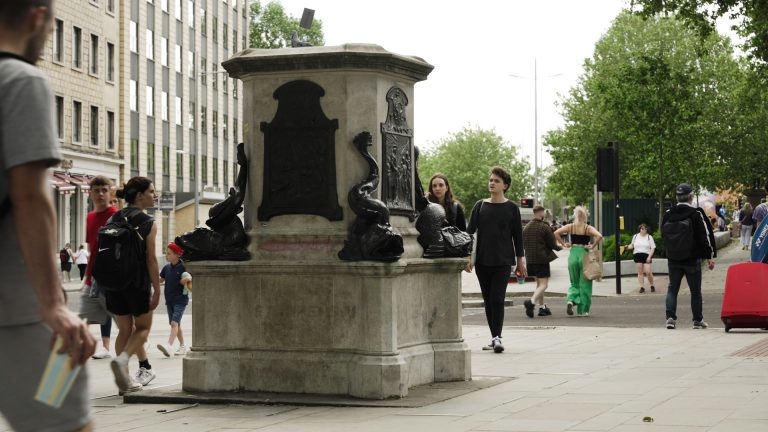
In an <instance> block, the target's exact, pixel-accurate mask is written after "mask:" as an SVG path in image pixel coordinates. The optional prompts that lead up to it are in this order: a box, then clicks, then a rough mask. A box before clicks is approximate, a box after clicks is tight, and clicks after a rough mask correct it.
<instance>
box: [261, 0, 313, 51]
mask: <svg viewBox="0 0 768 432" xmlns="http://www.w3.org/2000/svg"><path fill="white" fill-rule="evenodd" d="M249 20H250V31H249V35H248V36H249V42H250V46H251V48H285V47H289V46H291V32H294V31H295V32H296V33H297V34H298V36H299V39H301V40H303V41H306V42H309V43H311V44H312V45H315V46H320V45H324V44H325V40H324V36H323V23H322V21H320V20H317V19H316V20H314V21H313V22H312V27H311V28H309V29H305V28H301V27H299V23H300V18H296V17H294V16H292V15H289V14H287V13H286V12H285V9H284V8H283V5H282V4H280V2H279V1H270V2H269V3H267V4H265V5H263V6H262V4H261V1H260V0H251V6H250V15H249Z"/></svg>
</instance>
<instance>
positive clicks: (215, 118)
mask: <svg viewBox="0 0 768 432" xmlns="http://www.w3.org/2000/svg"><path fill="white" fill-rule="evenodd" d="M218 136H219V112H218V111H216V110H213V137H214V138H217V137H218Z"/></svg>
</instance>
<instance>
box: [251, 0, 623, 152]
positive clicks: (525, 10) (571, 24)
mask: <svg viewBox="0 0 768 432" xmlns="http://www.w3.org/2000/svg"><path fill="white" fill-rule="evenodd" d="M265 3H267V0H262V4H265ZM280 3H282V4H283V6H284V7H285V9H286V12H288V13H289V14H291V15H293V16H296V17H301V14H302V12H303V10H304V8H305V7H306V8H310V9H314V10H315V18H316V19H321V20H322V21H323V30H324V33H325V39H326V45H341V44H344V43H351V42H360V43H375V44H378V45H381V46H382V47H384V48H385V49H387V50H388V51H391V52H395V53H398V54H405V55H415V56H419V57H422V58H423V59H424V60H426V61H427V62H429V63H431V64H432V65H434V66H435V69H434V71H433V72H432V73H431V74H430V76H429V78H428V79H427V80H426V81H423V82H421V83H418V84H416V94H415V99H416V100H415V101H414V103H415V119H409V121H410V122H411V124H412V126H413V128H414V135H415V141H416V145H418V146H419V147H420V148H422V149H423V148H428V147H430V146H432V145H433V143H435V142H437V141H439V140H440V139H442V138H446V137H448V136H449V135H450V134H451V133H452V132H457V131H459V130H461V129H462V127H464V126H466V125H470V126H479V127H481V128H483V129H495V130H496V132H497V133H498V134H499V135H501V136H502V137H503V138H504V139H505V140H506V141H507V142H508V143H510V144H512V145H516V146H519V147H520V148H521V149H522V152H523V154H524V155H527V156H529V158H530V162H531V165H533V162H534V137H535V134H534V123H535V122H534V79H533V78H534V60H536V62H537V64H538V74H537V76H538V98H537V99H538V135H539V137H541V136H543V135H544V134H545V133H546V131H548V130H550V129H554V128H557V127H559V126H561V125H562V119H561V117H560V115H559V112H558V109H557V108H556V106H555V102H556V100H557V99H558V97H557V94H558V93H560V94H566V93H567V92H568V90H569V89H570V88H571V87H572V86H573V85H574V84H575V83H576V80H577V77H578V76H579V75H580V74H581V72H582V66H583V63H584V59H585V58H587V57H590V56H591V55H592V52H593V50H594V45H595V43H596V42H597V41H598V39H599V38H600V36H601V35H602V34H604V33H605V32H606V31H607V30H608V28H609V27H610V25H611V22H612V21H613V19H614V18H615V17H616V15H618V13H619V12H620V11H621V10H622V9H623V8H624V7H625V6H626V4H627V3H626V2H625V1H624V0H578V1H576V0H525V1H522V0H486V1H484V0H477V1H474V2H467V1H454V0H443V1H435V0H407V1H406V0H386V1H382V0H375V1H374V0H356V1H352V0H280ZM510 75H516V76H519V77H522V78H516V77H512V76H510ZM542 147H543V146H542V145H541V140H539V152H540V157H541V159H540V166H546V165H548V164H549V163H551V159H550V158H549V156H548V155H546V154H542V152H543V148H542Z"/></svg>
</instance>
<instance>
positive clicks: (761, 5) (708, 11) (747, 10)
mask: <svg viewBox="0 0 768 432" xmlns="http://www.w3.org/2000/svg"><path fill="white" fill-rule="evenodd" d="M632 3H633V6H634V5H637V6H640V8H641V9H640V12H639V13H640V14H642V15H643V16H646V17H650V16H653V15H655V14H658V13H670V12H671V13H674V14H676V16H678V17H680V18H682V19H683V20H685V22H686V23H688V24H689V25H690V26H691V27H692V28H694V29H695V30H696V31H698V32H699V34H701V35H702V36H703V37H708V36H709V35H710V34H712V33H713V32H714V31H715V22H716V21H717V19H718V18H722V17H724V16H725V17H728V18H731V19H740V21H739V22H738V23H737V24H734V25H733V26H732V27H731V28H732V29H733V30H734V31H735V32H736V33H737V34H738V35H739V36H741V37H743V38H744V39H745V43H744V46H743V48H744V50H745V51H746V52H747V53H748V55H749V57H750V59H751V60H752V61H753V62H754V63H755V65H757V66H759V67H761V68H765V67H766V66H767V65H768V1H766V0H665V1H659V0H633V2H632Z"/></svg>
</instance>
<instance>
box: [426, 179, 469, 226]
mask: <svg viewBox="0 0 768 432" xmlns="http://www.w3.org/2000/svg"><path fill="white" fill-rule="evenodd" d="M427 199H428V200H429V201H431V202H433V203H435V204H440V205H441V206H443V209H445V219H446V220H448V224H450V225H453V226H455V227H457V228H458V229H460V230H462V231H466V230H467V220H466V219H465V218H464V207H463V206H462V205H461V203H460V202H459V200H457V199H454V198H453V191H452V190H451V184H450V183H448V177H446V176H445V174H442V173H437V174H435V175H433V176H432V178H431V179H429V192H428V193H427Z"/></svg>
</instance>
